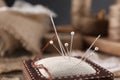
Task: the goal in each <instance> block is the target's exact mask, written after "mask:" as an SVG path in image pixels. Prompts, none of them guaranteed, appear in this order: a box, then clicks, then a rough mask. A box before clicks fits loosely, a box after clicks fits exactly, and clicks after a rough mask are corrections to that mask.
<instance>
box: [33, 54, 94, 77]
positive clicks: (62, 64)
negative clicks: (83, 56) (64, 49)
mask: <svg viewBox="0 0 120 80" xmlns="http://www.w3.org/2000/svg"><path fill="white" fill-rule="evenodd" d="M78 63H79V64H78ZM39 64H43V65H44V67H46V68H47V69H48V71H49V72H50V73H51V75H52V76H53V77H54V78H55V77H62V76H73V75H84V74H94V73H96V70H95V69H94V68H92V66H90V65H89V64H88V63H86V62H84V61H81V62H80V59H77V58H75V57H70V58H69V57H68V56H65V57H63V56H57V57H51V58H45V59H41V60H39V61H36V62H35V65H39ZM39 71H40V72H41V74H42V75H43V76H45V77H46V78H48V77H49V76H48V75H47V73H46V72H45V71H44V70H43V69H39Z"/></svg>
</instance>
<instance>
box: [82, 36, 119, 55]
mask: <svg viewBox="0 0 120 80" xmlns="http://www.w3.org/2000/svg"><path fill="white" fill-rule="evenodd" d="M95 38H96V37H89V36H84V40H85V42H86V44H87V45H91V44H92V42H93V41H94V40H95ZM93 46H94V47H96V46H97V47H99V48H100V51H102V52H104V53H108V54H110V55H115V56H120V43H119V42H114V41H111V40H108V39H105V38H100V39H98V40H97V41H96V43H95V44H94V45H93Z"/></svg>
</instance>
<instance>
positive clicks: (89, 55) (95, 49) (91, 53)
mask: <svg viewBox="0 0 120 80" xmlns="http://www.w3.org/2000/svg"><path fill="white" fill-rule="evenodd" d="M98 50H99V48H98V47H95V48H94V50H93V51H91V52H90V54H88V55H87V56H86V57H85V58H84V59H83V61H85V60H86V59H88V58H89V57H91V56H92V55H93V54H95V52H96V51H98Z"/></svg>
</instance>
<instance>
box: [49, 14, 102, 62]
mask: <svg viewBox="0 0 120 80" xmlns="http://www.w3.org/2000/svg"><path fill="white" fill-rule="evenodd" d="M50 19H51V22H52V25H53V28H54V31H55V35H56V37H57V41H58V44H59V47H60V49H59V48H57V47H56V45H55V44H54V41H53V40H50V41H49V43H50V44H51V45H52V46H53V47H54V48H55V49H56V50H57V51H58V53H59V54H60V55H62V56H69V57H70V54H71V52H72V47H73V38H74V35H75V32H74V31H72V32H71V33H70V34H71V40H70V45H69V44H68V43H64V46H63V44H62V42H61V40H60V37H59V35H58V32H57V29H56V27H55V23H54V21H53V17H52V16H50ZM99 38H100V35H98V37H97V38H96V39H95V40H94V42H93V43H92V44H91V45H90V47H89V48H88V49H87V50H86V52H85V53H84V55H83V56H82V57H81V61H85V60H86V59H87V58H88V57H90V56H92V55H93V54H94V52H95V51H98V50H99V48H98V47H95V49H94V50H93V51H90V50H91V48H92V47H93V45H94V44H95V42H96V41H97V40H98V39H99ZM88 53H89V54H88ZM81 61H80V62H81Z"/></svg>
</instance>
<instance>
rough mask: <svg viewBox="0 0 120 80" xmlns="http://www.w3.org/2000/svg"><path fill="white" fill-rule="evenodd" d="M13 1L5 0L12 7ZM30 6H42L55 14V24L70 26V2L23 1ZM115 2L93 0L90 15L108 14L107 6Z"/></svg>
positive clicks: (49, 0)
mask: <svg viewBox="0 0 120 80" xmlns="http://www.w3.org/2000/svg"><path fill="white" fill-rule="evenodd" d="M14 1H15V0H5V2H6V3H7V5H8V6H12V4H13V3H14ZM24 1H27V2H29V3H32V4H34V5H35V4H42V5H44V6H46V7H48V8H49V9H51V10H53V11H54V12H56V13H57V15H58V17H57V18H55V24H57V25H64V24H70V23H71V22H70V21H71V20H70V10H71V9H70V8H71V0H24ZM114 2H115V0H93V2H92V13H93V14H96V13H97V12H98V11H99V10H101V9H105V10H106V13H108V12H109V6H110V5H111V4H114Z"/></svg>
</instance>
